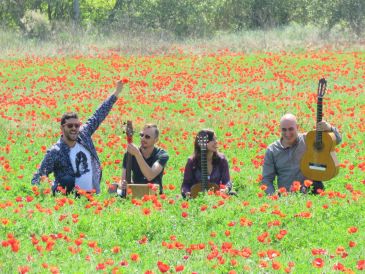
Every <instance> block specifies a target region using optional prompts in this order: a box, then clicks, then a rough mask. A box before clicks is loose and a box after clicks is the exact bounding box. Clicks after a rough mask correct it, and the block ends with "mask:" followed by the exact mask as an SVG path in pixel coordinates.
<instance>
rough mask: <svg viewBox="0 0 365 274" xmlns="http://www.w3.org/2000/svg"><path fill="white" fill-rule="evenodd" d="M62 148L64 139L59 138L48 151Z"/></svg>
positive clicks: (56, 150)
mask: <svg viewBox="0 0 365 274" xmlns="http://www.w3.org/2000/svg"><path fill="white" fill-rule="evenodd" d="M61 148H62V141H61V139H59V140H58V141H57V142H56V143H54V144H53V145H52V146H51V147H50V148H49V149H48V150H47V151H48V152H58V151H60V150H61Z"/></svg>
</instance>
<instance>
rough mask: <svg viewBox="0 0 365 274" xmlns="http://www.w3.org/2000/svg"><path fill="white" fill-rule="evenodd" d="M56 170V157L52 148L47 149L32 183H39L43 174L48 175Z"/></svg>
mask: <svg viewBox="0 0 365 274" xmlns="http://www.w3.org/2000/svg"><path fill="white" fill-rule="evenodd" d="M53 170H54V157H53V156H52V152H51V151H50V150H48V151H47V153H46V155H45V156H44V158H43V160H42V162H41V165H40V167H39V168H38V170H37V172H36V173H34V175H33V178H32V181H31V183H32V184H33V185H34V184H39V183H40V181H41V177H42V176H48V175H49V174H50V173H52V172H53Z"/></svg>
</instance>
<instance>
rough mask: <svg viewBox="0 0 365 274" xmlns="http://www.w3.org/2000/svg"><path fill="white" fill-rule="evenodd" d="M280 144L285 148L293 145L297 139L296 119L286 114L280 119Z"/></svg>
mask: <svg viewBox="0 0 365 274" xmlns="http://www.w3.org/2000/svg"><path fill="white" fill-rule="evenodd" d="M280 130H281V143H282V144H283V145H284V146H285V147H288V146H291V145H293V144H294V143H295V142H296V140H297V138H298V125H297V118H296V117H295V116H294V115H293V114H291V113H287V114H285V115H284V116H283V117H281V119H280Z"/></svg>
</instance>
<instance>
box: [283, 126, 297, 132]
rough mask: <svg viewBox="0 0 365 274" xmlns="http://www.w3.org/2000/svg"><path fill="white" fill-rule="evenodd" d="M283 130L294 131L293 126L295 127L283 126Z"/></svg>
mask: <svg viewBox="0 0 365 274" xmlns="http://www.w3.org/2000/svg"><path fill="white" fill-rule="evenodd" d="M281 131H282V132H287V131H294V128H293V127H290V128H285V127H283V128H282V129H281Z"/></svg>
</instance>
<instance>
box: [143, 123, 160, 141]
mask: <svg viewBox="0 0 365 274" xmlns="http://www.w3.org/2000/svg"><path fill="white" fill-rule="evenodd" d="M145 128H153V129H155V138H158V136H159V135H160V131H159V129H158V127H157V125H156V124H145V125H144V127H143V129H145Z"/></svg>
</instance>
